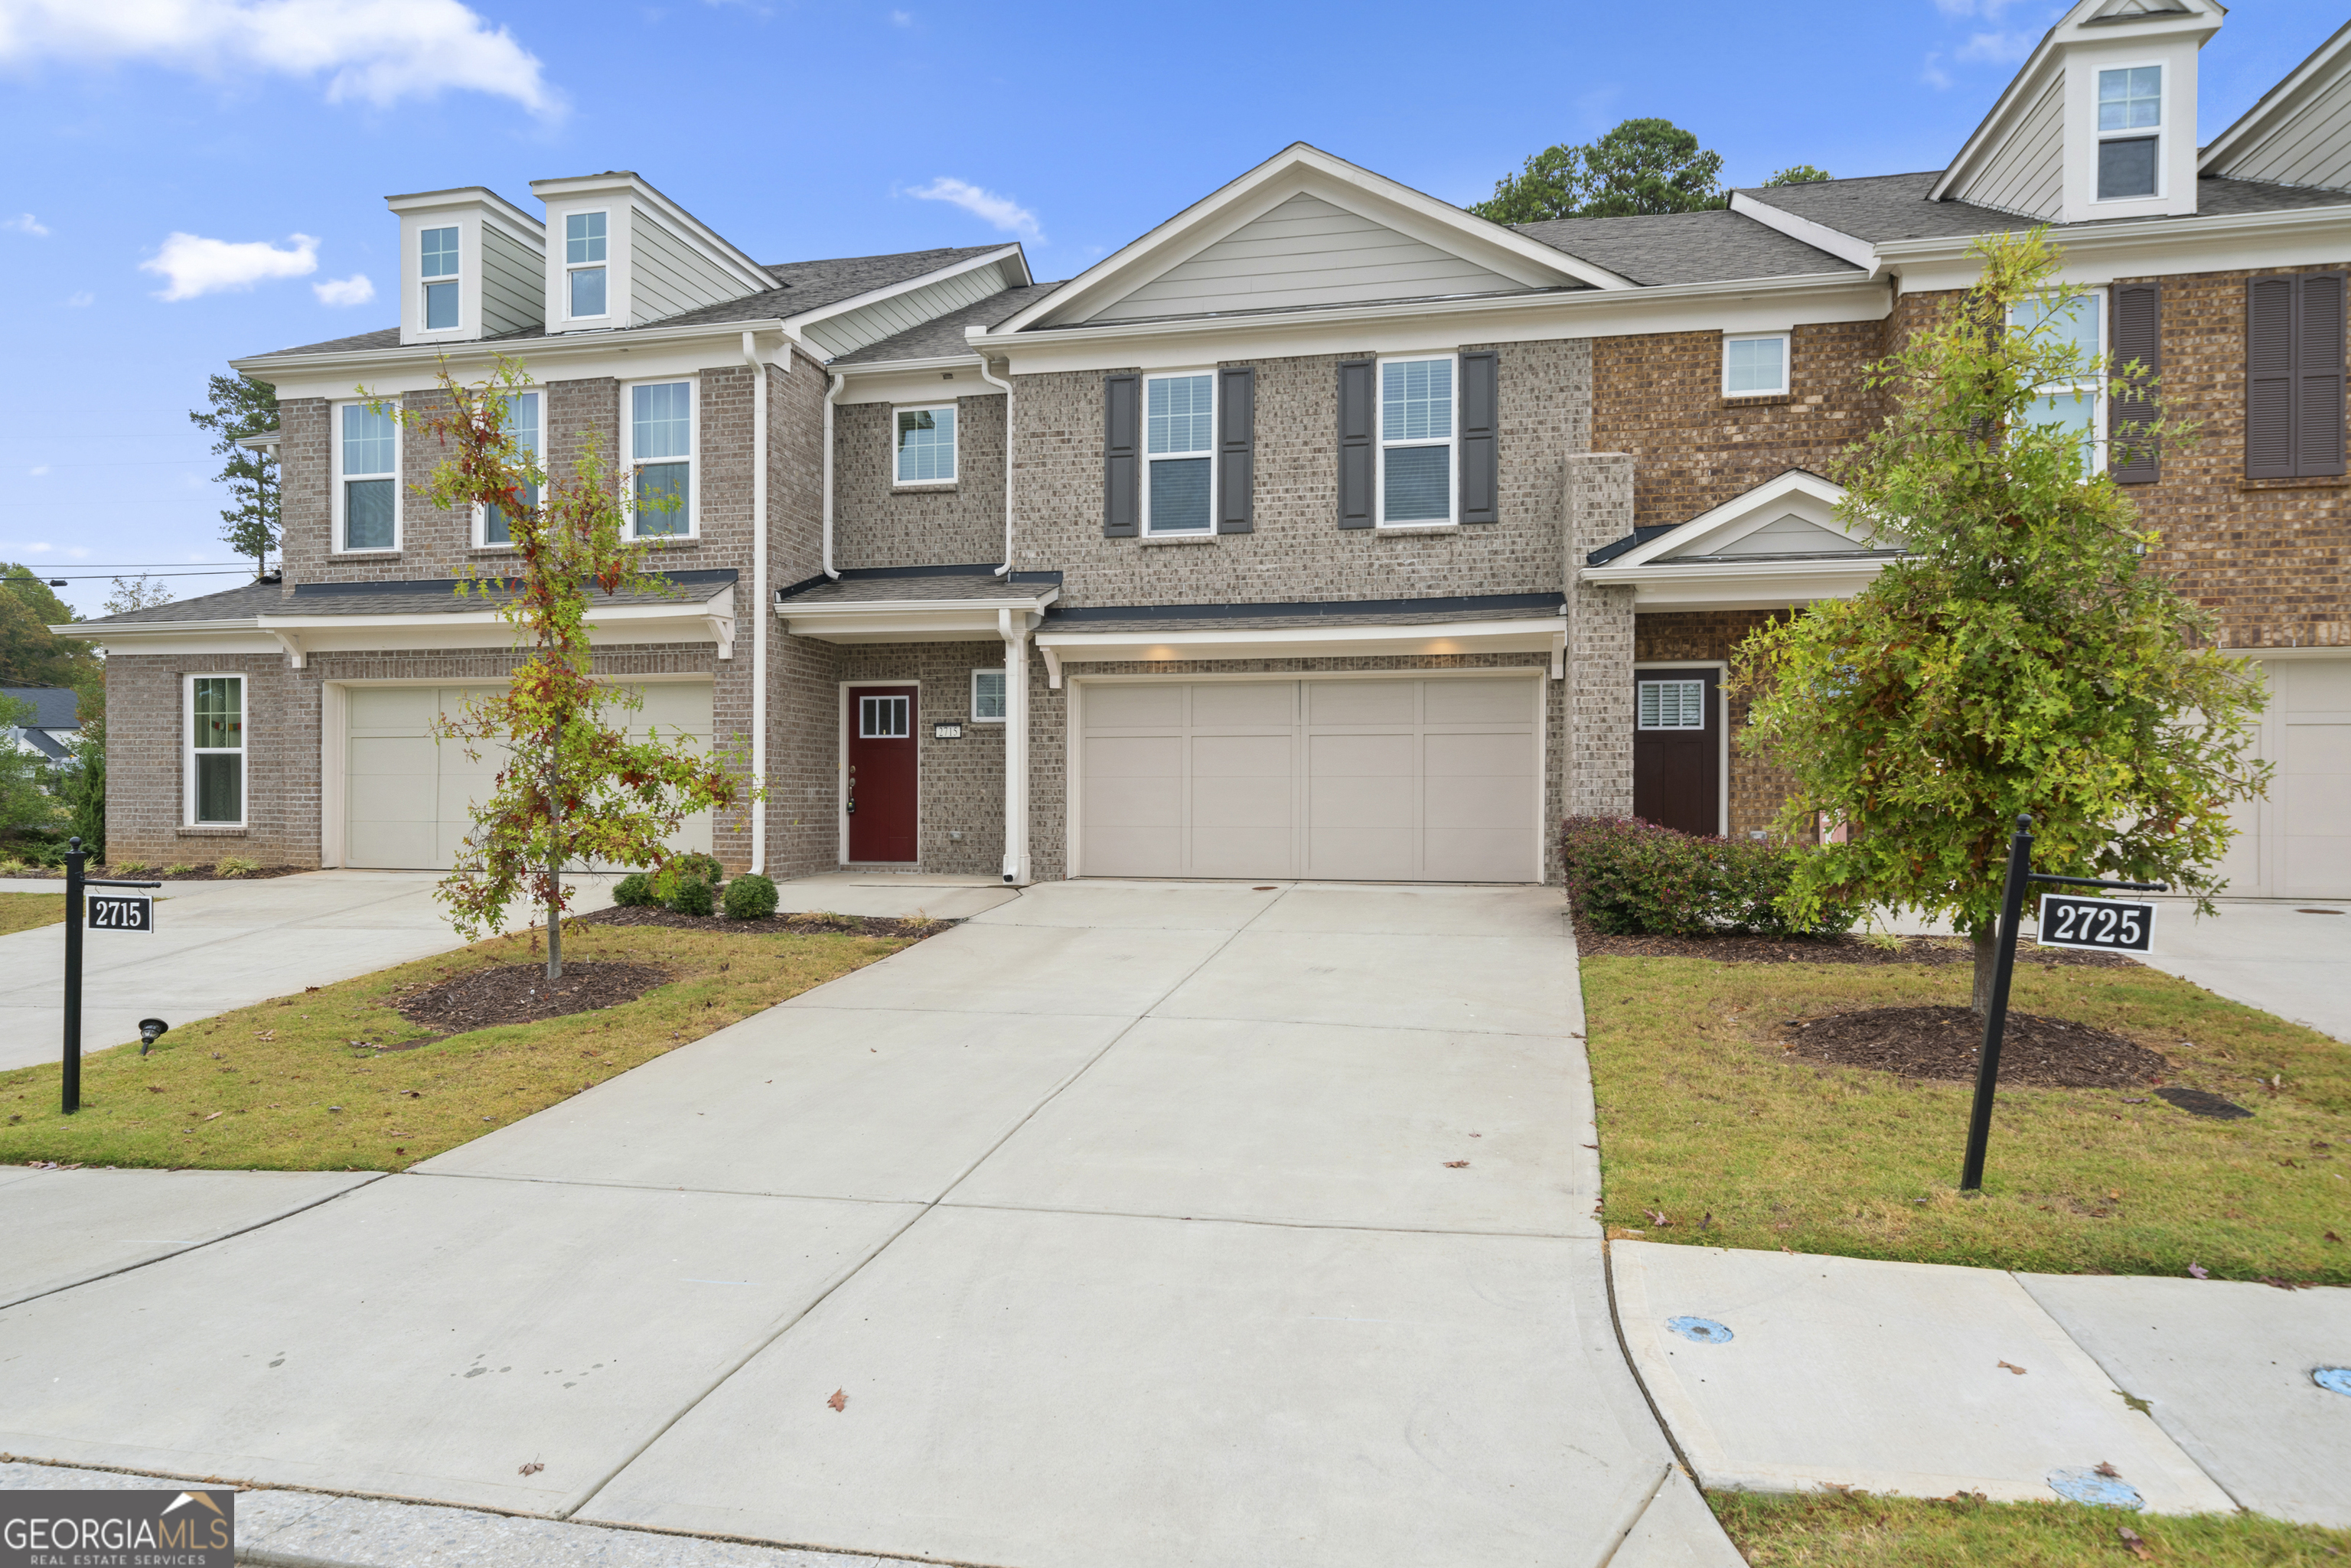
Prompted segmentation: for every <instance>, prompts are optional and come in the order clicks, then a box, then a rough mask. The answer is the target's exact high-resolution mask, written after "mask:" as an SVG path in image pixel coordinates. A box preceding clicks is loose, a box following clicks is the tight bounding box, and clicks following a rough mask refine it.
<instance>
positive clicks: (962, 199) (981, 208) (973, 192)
mask: <svg viewBox="0 0 2351 1568" xmlns="http://www.w3.org/2000/svg"><path fill="white" fill-rule="evenodd" d="M906 194H908V195H910V196H914V197H916V198H918V199H919V200H922V201H925V202H946V203H947V204H949V205H951V206H957V207H961V208H962V209H963V210H964V211H965V212H967V213H969V214H971V215H972V216H974V217H976V218H979V219H982V220H984V221H985V222H987V224H989V225H992V226H994V227H996V228H998V229H1001V230H1003V231H1004V232H1005V233H1006V234H1008V235H1019V236H1020V237H1021V238H1022V239H1025V240H1030V241H1034V242H1035V243H1037V244H1040V245H1041V244H1043V243H1044V239H1045V236H1044V235H1042V234H1041V233H1040V232H1039V231H1038V228H1037V214H1034V213H1032V212H1030V211H1029V209H1028V208H1026V207H1024V206H1022V205H1020V204H1019V203H1018V202H1015V201H1014V200H1013V199H1012V198H1011V197H1009V196H999V195H998V194H997V193H995V192H993V191H988V190H983V189H981V188H980V187H979V186H977V185H973V184H968V183H966V182H964V181H961V180H954V179H949V178H948V177H947V176H946V175H944V174H942V175H940V176H939V177H938V178H937V179H935V180H934V181H932V182H931V183H929V184H927V185H925V186H924V187H923V188H922V189H921V190H919V191H909V192H907V193H906Z"/></svg>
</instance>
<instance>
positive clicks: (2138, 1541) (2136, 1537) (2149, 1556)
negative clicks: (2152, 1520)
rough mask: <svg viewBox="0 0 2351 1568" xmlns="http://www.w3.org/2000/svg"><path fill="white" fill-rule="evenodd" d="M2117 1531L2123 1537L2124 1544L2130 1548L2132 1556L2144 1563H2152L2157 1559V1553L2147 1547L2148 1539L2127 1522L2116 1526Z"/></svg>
mask: <svg viewBox="0 0 2351 1568" xmlns="http://www.w3.org/2000/svg"><path fill="white" fill-rule="evenodd" d="M2115 1533H2116V1535H2119V1536H2121V1537H2122V1538H2123V1544H2124V1545H2125V1546H2127V1547H2129V1548H2130V1554H2131V1555H2132V1556H2134V1557H2136V1558H2137V1559H2138V1560H2139V1561H2140V1562H2142V1563H2152V1562H2154V1561H2155V1553H2154V1552H2149V1551H2148V1550H2147V1541H2146V1539H2145V1538H2144V1537H2142V1536H2141V1535H2140V1534H2139V1532H2138V1531H2136V1530H2133V1529H2132V1528H2131V1527H2130V1526H2129V1525H2127V1524H2121V1525H2116V1527H2115Z"/></svg>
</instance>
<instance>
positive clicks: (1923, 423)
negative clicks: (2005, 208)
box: [1737, 231, 2269, 1010]
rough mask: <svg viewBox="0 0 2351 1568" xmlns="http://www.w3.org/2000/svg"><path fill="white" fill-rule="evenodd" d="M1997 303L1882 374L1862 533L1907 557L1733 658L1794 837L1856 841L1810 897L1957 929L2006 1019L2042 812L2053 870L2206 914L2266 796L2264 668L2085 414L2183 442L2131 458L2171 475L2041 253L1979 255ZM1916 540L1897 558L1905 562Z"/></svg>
mask: <svg viewBox="0 0 2351 1568" xmlns="http://www.w3.org/2000/svg"><path fill="white" fill-rule="evenodd" d="M1975 252H1976V255H1977V256H1978V258H1979V259H1980V261H1981V263H1982V268H1983V270H1982V273H1981V276H1980V279H1979V281H1978V282H1977V284H1976V286H1975V287H1973V288H1972V289H1971V290H1970V291H1969V292H1968V293H1967V294H1966V295H1965V296H1964V297H1963V298H1960V299H1959V300H1957V301H1954V302H1952V303H1951V304H1950V305H1949V306H1947V307H1946V308H1944V309H1943V310H1942V312H1941V313H1940V314H1939V315H1938V317H1937V318H1935V319H1932V320H1931V321H1929V322H1928V324H1927V325H1925V326H1924V327H1922V328H1921V329H1919V330H1918V331H1917V332H1916V333H1915V334H1914V335H1913V336H1912V337H1911V338H1910V339H1909V340H1908V341H1907V343H1906V344H1905V345H1904V346H1903V347H1902V348H1901V349H1900V350H1899V351H1897V352H1896V353H1895V354H1894V355H1892V356H1891V357H1889V358H1887V359H1886V360H1885V361H1881V362H1880V363H1879V364H1878V365H1876V366H1875V367H1873V370H1872V372H1871V374H1870V377H1869V384H1870V386H1871V387H1872V388H1873V389H1874V390H1876V391H1877V392H1880V393H1881V394H1882V395H1884V396H1885V398H1886V401H1887V402H1888V403H1889V404H1890V405H1891V409H1892V412H1891V413H1890V414H1889V415H1888V417H1887V419H1886V423H1884V425H1882V426H1881V427H1880V428H1879V429H1878V430H1876V432H1874V433H1873V434H1870V435H1868V436H1866V437H1865V438H1864V439H1863V440H1862V441H1860V442H1858V443H1856V444H1855V445H1854V446H1853V447H1851V448H1849V449H1848V451H1847V454H1846V455H1845V458H1844V461H1843V462H1842V463H1841V464H1840V465H1839V466H1838V470H1837V473H1836V477H1838V478H1839V479H1841V480H1842V481H1843V482H1844V485H1845V486H1846V487H1847V493H1846V497H1845V499H1844V502H1843V503H1842V506H1841V508H1840V510H1841V514H1842V515H1843V516H1844V517H1845V519H1846V520H1847V521H1848V522H1849V523H1850V524H1852V525H1854V526H1855V527H1856V528H1860V529H1863V530H1865V531H1868V532H1870V533H1872V534H1873V535H1875V534H1877V533H1879V532H1881V531H1882V532H1884V533H1886V534H1891V535H1896V536H1898V542H1899V544H1900V545H1901V547H1902V548H1903V549H1905V550H1907V552H1908V553H1907V555H1906V556H1905V557H1904V558H1903V559H1898V560H1896V561H1895V562H1893V563H1892V564H1890V565H1888V566H1887V567H1886V569H1885V570H1884V571H1883V572H1882V573H1881V574H1880V575H1879V576H1878V577H1877V579H1876V581H1875V582H1874V583H1873V584H1872V585H1871V586H1870V587H1869V588H1867V589H1866V590H1865V591H1863V592H1861V593H1860V594H1859V595H1857V596H1856V597H1855V598H1853V599H1851V600H1846V601H1830V602H1827V603H1823V604H1818V605H1815V606H1814V607H1813V609H1812V610H1810V611H1809V612H1805V613H1803V614H1802V615H1799V616H1796V617H1795V618H1793V619H1792V620H1788V621H1782V622H1775V623H1773V624H1771V625H1770V626H1768V627H1765V628H1763V629H1762V630H1760V631H1758V632H1755V633H1754V634H1753V635H1752V636H1750V638H1749V639H1748V640H1747V642H1746V643H1743V644H1742V645H1741V646H1740V650H1739V653H1738V659H1737V674H1738V679H1739V683H1740V687H1741V688H1743V689H1744V690H1745V691H1747V692H1748V693H1750V694H1751V695H1753V697H1754V704H1753V706H1752V708H1751V710H1750V729H1749V731H1748V733H1747V737H1746V740H1745V744H1747V745H1748V746H1749V747H1750V748H1752V749H1754V750H1757V751H1760V752H1761V754H1762V755H1763V756H1764V757H1766V758H1769V759H1770V760H1771V761H1772V762H1773V763H1775V764H1777V765H1778V766H1779V767H1781V768H1785V769H1786V770H1787V772H1788V774H1789V776H1790V778H1791V779H1792V783H1793V788H1792V789H1791V790H1790V792H1789V795H1788V798H1787V801H1786V804H1785V806H1784V807H1783V809H1782V812H1781V815H1780V819H1779V822H1778V827H1779V829H1780V831H1782V832H1784V833H1787V834H1789V835H1790V836H1792V837H1795V836H1802V835H1803V834H1804V833H1805V832H1806V831H1808V829H1809V828H1810V826H1811V824H1812V823H1813V821H1814V820H1815V813H1818V812H1827V813H1829V814H1830V815H1831V816H1833V817H1834V818H1836V819H1839V820H1841V821H1844V823H1845V824H1847V825H1848V826H1849V828H1850V829H1851V834H1850V841H1849V842H1845V843H1838V844H1830V845H1825V846H1823V847H1822V848H1821V849H1820V850H1819V851H1818V852H1816V853H1812V854H1808V855H1806V856H1804V857H1802V862H1801V863H1800V865H1799V868H1798V871H1797V873H1796V876H1795V879H1794V882H1793V883H1792V888H1791V894H1790V897H1791V900H1792V905H1793V907H1794V908H1796V909H1797V910H1799V911H1802V910H1809V909H1814V908H1817V907H1818V906H1819V905H1820V904H1822V903H1823V902H1825V901H1829V900H1839V901H1845V902H1852V903H1871V904H1889V905H1896V906H1904V907H1908V908H1913V909H1918V910H1923V911H1926V912H1928V914H1932V915H1944V916H1948V917H1949V918H1950V919H1951V920H1952V921H1953V922H1954V923H1955V924H1956V925H1958V926H1959V928H1960V929H1961V930H1964V931H1968V932H1970V933H1971V934H1973V936H1974V937H1975V941H1976V975H1977V992H1976V996H1977V1007H1978V1009H1979V1010H1980V1009H1982V1007H1983V1006H1984V1004H1985V1000H1986V998H1987V996H1988V993H1989V985H1990V977H1991V958H1992V947H1993V942H1992V936H1993V925H1994V923H1995V922H1996V920H1997V918H1998V915H1999V903H2000V894H2001V871H2002V867H2003V865H2004V863H2005V861H2006V858H2007V849H2008V840H2009V834H2010V832H2011V829H2012V827H2013V824H2014V822H2015V820H2016V817H2017V815H2018V813H2020V812H2031V813H2032V819H2033V831H2034V833H2035V835H2036V838H2037V843H2036V844H2035V847H2034V868H2035V869H2036V870H2038V871H2043V872H2049V873H2057V874H2060V875H2072V876H2100V877H2116V878H2121V879H2124V880H2127V881H2133V882H2161V883H2170V884H2171V885H2172V886H2173V887H2174V888H2176V889H2179V890H2182V891H2186V892H2189V893H2192V894H2196V895H2197V897H2198V899H2199V907H2202V908H2207V909H2209V906H2210V902H2209V901H2210V896H2211V894H2213V893H2215V892H2216V891H2218V890H2219V888H2220V886H2221V885H2222V883H2221V882H2220V878H2219V876H2218V875H2217V874H2216V872H2215V868H2216V867H2217V866H2218V864H2219V862H2220V857H2221V854H2222V852H2224V851H2225V850H2226V849H2227V847H2228V844H2229V841H2230V838H2231V833H2232V830H2231V826H2230V821H2229V811H2230V808H2231V805H2232V804H2233V803H2235V802H2237V801H2241V800H2248V799H2250V798H2252V796H2254V795H2256V794H2258V793H2259V792H2260V791H2261V790H2262V789H2263V788H2264V786H2265V784H2266V782H2267V777H2268V772H2269V768H2268V765H2267V764H2266V763H2260V762H2256V761H2254V760H2253V759H2252V745H2253V733H2252V729H2251V727H2249V723H2248V721H2249V720H2250V719H2251V718H2252V716H2254V715H2255V714H2257V713H2258V712H2259V711H2260V709H2261V707H2262V703H2263V700H2264V698H2263V695H2262V689H2261V685H2260V682H2259V679H2258V676H2257V675H2256V674H2254V673H2253V671H2252V667H2251V666H2250V665H2249V664H2247V663H2246V662H2245V661H2243V660H2240V659H2231V658H2227V657H2224V656H2223V655H2221V654H2220V653H2219V652H2217V651H2216V650H2215V649H2214V648H2213V647H2212V646H2211V643H2212V641H2213V637H2214V623H2213V622H2212V620H2211V618H2210V616H2209V615H2208V614H2207V613H2206V612H2204V611H2203V610H2201V609H2200V608H2199V607H2198V606H2196V605H2195V604H2193V603H2191V602H2190V601H2188V600H2187V599H2185V598H2183V597H2181V596H2180V595H2179V593H2178V592H2177V591H2174V590H2173V588H2172V587H2171V585H2170V584H2169V583H2168V582H2167V581H2166V580H2164V579H2163V578H2162V576H2161V575H2160V574H2159V573H2158V570H2156V568H2155V567H2154V565H2153V564H2152V563H2151V560H2150V552H2152V551H2153V550H2154V549H2156V548H2157V545H2158V542H2159V541H2158V536H2157V535H2156V534H2154V533H2153V532H2151V531H2148V530H2147V529H2146V528H2142V527H2141V526H2140V523H2139V519H2138V516H2137V507H2135V506H2134V505H2133V503H2132V501H2131V498H2130V497H2129V495H2128V494H2127V493H2126V491H2125V490H2124V489H2122V488H2121V487H2120V486H2116V484H2115V483H2114V481H2113V480H2112V479H2110V478H2108V477H2107V476H2106V475H2105V473H2103V472H2101V471H2098V467H2097V459H2096V455H2095V453H2094V452H2093V451H2092V450H2091V449H2090V447H2089V444H2088V443H2086V442H2085V440H2084V438H2083V428H2084V427H2083V424H2082V423H2081V415H2082V414H2083V413H2084V412H2085V410H2084V409H2083V408H2082V407H2081V405H2080V403H2079V402H2078V398H2077V395H2076V394H2075V393H2074V392H2071V391H2070V390H2067V391H2064V392H2052V391H2051V390H2050V389H2051V388H2052V387H2053V386H2057V385H2060V384H2063V383H2074V384H2079V383H2080V382H2084V381H2087V382H2091V383H2092V385H2093V386H2094V387H2095V388H2096V389H2097V390H2095V391H2093V392H2089V393H2087V394H2086V395H2087V396H2091V397H2097V396H2103V395H2105V392H2106V391H2107V390H2108V389H2109V388H2110V387H2111V388H2112V389H2113V390H2114V391H2116V392H2127V391H2133V390H2137V391H2138V392H2143V393H2145V394H2146V395H2147V396H2149V397H2150V399H2151V401H2153V402H2155V403H2156V405H2157V408H2158V411H2159V412H2160V413H2161V415H2162V417H2161V418H2160V419H2159V420H2158V421H2157V422H2156V423H2153V424H2152V425H2149V426H2147V427H2143V429H2142V430H2141V432H2140V433H2139V434H2137V436H2136V437H2134V442H2133V444H2134V445H2136V444H2138V443H2140V442H2151V443H2154V444H2158V446H2159V447H2163V448H2173V449H2176V448H2177V447H2178V446H2179V445H2181V444H2184V443H2186V442H2187V441H2188V440H2189V439H2191V438H2192V436H2193V434H2194V432H2193V429H2192V427H2191V426H2189V425H2186V424H2183V423H2179V422H2178V421H2176V420H2174V419H2173V418H2172V415H2171V411H2170V409H2169V408H2168V406H2167V405H2166V404H2165V403H2164V402H2163V400H2162V397H2161V392H2160V388H2159V387H2157V386H2156V384H2155V382H2154V378H2152V377H2151V376H2149V375H2147V369H2146V367H2145V366H2143V365H2140V364H2137V362H2135V361H2134V362H2133V363H2131V364H2128V365H2123V366H2111V367H2110V366H2108V365H2107V364H2106V363H2105V361H2103V360H2101V359H2099V358H2097V357H2096V356H2094V355H2091V354H2089V353H2087V352H2085V350H2083V349H2082V348H2081V347H2080V346H2079V344H2078V342H2077V341H2076V339H2075V336H2074V331H2073V329H2072V328H2073V323H2072V314H2073V309H2074V301H2075V300H2077V299H2079V298H2081V296H2080V291H2079V290H2076V289H2070V288H2053V287H2051V279H2052V277H2053V275H2054V274H2055V272H2056V270H2057V267H2058V266H2059V263H2060V254H2059V253H2058V252H2057V251H2055V250H2054V249H2053V248H2052V247H2051V246H2049V245H2048V243H2047V240H2046V237H2045V235H2044V234H2043V232H2041V231H2035V232H2034V233H2032V234H2030V235H1990V236H1987V237H1986V238H1984V239H1982V240H1980V241H1979V242H1978V243H1977V245H1976V246H1975ZM1888 542H1889V543H1891V542H1896V540H1891V539H1890V540H1889V541H1888Z"/></svg>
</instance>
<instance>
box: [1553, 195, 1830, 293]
mask: <svg viewBox="0 0 2351 1568" xmlns="http://www.w3.org/2000/svg"><path fill="white" fill-rule="evenodd" d="M1512 226H1513V227H1514V228H1516V229H1517V230H1518V232H1519V233H1520V234H1522V235H1526V236H1527V237H1528V238H1529V239H1531V240H1535V241H1537V242H1539V243H1541V244H1543V245H1547V246H1551V247H1552V249H1553V250H1563V251H1565V252H1566V253H1567V254H1568V255H1570V256H1581V257H1582V258H1583V259H1584V260H1585V261H1588V262H1592V263H1593V264H1594V265H1595V266H1599V267H1606V268H1607V269H1608V270H1609V271H1611V272H1614V273H1615V274H1617V275H1618V276H1620V277H1629V278H1631V279H1632V280H1633V281H1634V282H1635V283H1639V284H1645V285H1647V286H1648V287H1658V286H1661V285H1664V284H1668V283H1721V282H1728V281H1730V280H1732V279H1735V278H1746V277H1801V276H1802V275H1803V274H1805V273H1813V272H1855V271H1858V270H1860V269H1859V268H1857V267H1855V266H1854V265H1853V264H1852V263H1851V262H1848V261H1841V260H1839V259H1838V258H1837V257H1835V256H1831V255H1830V254H1829V253H1828V252H1826V251H1824V250H1815V249H1813V247H1812V246H1808V245H1806V244H1805V243H1804V242H1803V241H1802V240H1798V239H1791V238H1789V237H1788V236H1787V235H1783V234H1782V233H1780V231H1779V230H1777V229H1774V228H1771V227H1769V226H1768V225H1763V224H1759V223H1757V222H1756V221H1755V220H1754V219H1753V218H1748V217H1741V216H1740V214H1737V213H1729V212H1719V211H1718V212H1706V213H1660V214H1656V215H1654V216H1650V217H1635V218H1555V219H1553V220H1552V221H1551V222H1549V223H1540V224H1516V225H1512Z"/></svg>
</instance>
